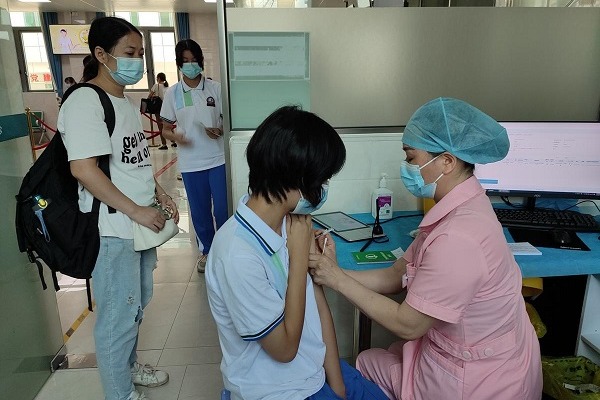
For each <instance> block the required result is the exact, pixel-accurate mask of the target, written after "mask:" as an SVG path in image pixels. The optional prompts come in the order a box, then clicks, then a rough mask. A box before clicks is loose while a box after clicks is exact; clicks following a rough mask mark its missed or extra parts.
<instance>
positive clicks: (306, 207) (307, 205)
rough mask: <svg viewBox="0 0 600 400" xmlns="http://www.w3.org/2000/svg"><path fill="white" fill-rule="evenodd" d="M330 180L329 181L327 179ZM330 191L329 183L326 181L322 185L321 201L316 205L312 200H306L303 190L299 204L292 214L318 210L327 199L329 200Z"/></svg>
mask: <svg viewBox="0 0 600 400" xmlns="http://www.w3.org/2000/svg"><path fill="white" fill-rule="evenodd" d="M327 182H329V181H327ZM328 192H329V183H324V184H323V185H322V186H321V201H319V204H317V205H316V206H313V205H312V204H311V202H310V201H308V200H306V199H305V198H304V196H302V192H300V198H299V199H298V204H296V208H294V211H292V214H304V215H306V214H310V213H312V212H314V211H317V210H318V209H319V208H321V207H322V206H323V204H325V200H327V193H328Z"/></svg>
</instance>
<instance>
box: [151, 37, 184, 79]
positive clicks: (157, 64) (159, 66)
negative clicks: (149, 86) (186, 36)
mask: <svg viewBox="0 0 600 400" xmlns="http://www.w3.org/2000/svg"><path fill="white" fill-rule="evenodd" d="M150 43H152V65H153V66H154V78H156V74H158V73H159V72H164V74H165V75H166V76H167V82H169V85H172V84H174V83H175V82H177V78H178V74H177V65H176V64H175V33H173V32H150Z"/></svg>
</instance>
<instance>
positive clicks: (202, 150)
mask: <svg viewBox="0 0 600 400" xmlns="http://www.w3.org/2000/svg"><path fill="white" fill-rule="evenodd" d="M160 117H161V119H163V120H165V121H166V122H168V123H170V124H176V125H177V129H176V132H177V133H182V134H184V135H185V136H186V138H187V139H189V140H190V141H191V143H190V144H189V145H180V146H178V147H177V161H178V163H179V170H180V171H181V172H195V171H204V170H207V169H210V168H214V167H218V166H220V165H223V164H225V151H224V146H223V137H222V136H221V137H220V138H218V139H211V138H210V137H208V135H207V134H206V131H205V128H221V129H222V128H223V111H222V108H221V84H220V83H219V82H215V81H213V80H211V79H205V78H204V77H202V79H201V80H200V83H199V84H198V86H196V87H195V88H191V87H189V86H188V85H186V83H185V82H184V81H180V82H177V83H176V84H175V85H173V86H170V87H169V88H167V91H166V92H165V98H164V100H163V105H162V108H161V110H160Z"/></svg>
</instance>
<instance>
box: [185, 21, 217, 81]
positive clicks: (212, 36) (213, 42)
mask: <svg viewBox="0 0 600 400" xmlns="http://www.w3.org/2000/svg"><path fill="white" fill-rule="evenodd" d="M190 36H191V37H190V39H193V40H195V41H196V42H198V44H199V45H200V47H201V48H202V53H203V54H204V70H205V76H207V77H209V78H212V79H214V80H215V81H219V82H221V63H220V61H219V54H220V53H219V52H220V50H219V33H218V26H217V14H190Z"/></svg>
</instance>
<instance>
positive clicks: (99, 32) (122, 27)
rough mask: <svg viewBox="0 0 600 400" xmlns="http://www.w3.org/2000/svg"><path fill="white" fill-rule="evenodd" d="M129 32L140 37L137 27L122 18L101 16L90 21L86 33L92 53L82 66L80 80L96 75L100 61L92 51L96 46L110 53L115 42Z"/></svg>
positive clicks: (89, 78) (92, 77)
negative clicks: (90, 23) (88, 30)
mask: <svg viewBox="0 0 600 400" xmlns="http://www.w3.org/2000/svg"><path fill="white" fill-rule="evenodd" d="M131 32H134V33H137V34H138V35H140V37H142V34H141V32H140V31H139V30H138V28H136V27H135V26H133V25H132V24H131V23H129V22H127V21H125V20H124V19H122V18H117V17H102V18H96V19H95V20H94V21H92V26H91V27H90V32H89V34H88V44H89V47H90V51H91V53H92V54H91V57H92V58H91V59H90V61H89V62H87V63H85V66H84V68H83V78H82V79H81V80H82V81H83V82H87V81H89V80H91V79H94V78H95V77H96V76H97V75H98V68H99V66H100V63H99V62H98V59H97V58H96V54H95V51H94V50H95V49H96V46H99V47H102V48H103V49H104V51H106V52H108V53H110V52H111V51H112V50H113V49H114V48H115V46H116V45H117V42H118V41H119V40H121V38H122V37H124V36H127V35H128V34H130V33H131Z"/></svg>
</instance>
